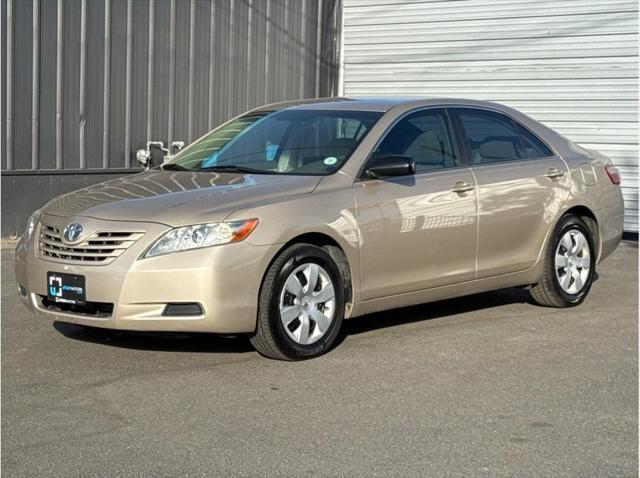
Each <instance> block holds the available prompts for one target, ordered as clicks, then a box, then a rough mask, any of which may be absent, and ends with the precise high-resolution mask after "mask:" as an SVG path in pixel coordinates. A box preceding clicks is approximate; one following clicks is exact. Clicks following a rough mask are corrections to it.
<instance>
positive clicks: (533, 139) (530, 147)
mask: <svg viewBox="0 0 640 478" xmlns="http://www.w3.org/2000/svg"><path fill="white" fill-rule="evenodd" d="M517 128H518V132H519V133H520V137H521V138H522V145H523V146H524V152H525V154H526V155H527V158H528V159H532V158H547V157H549V156H553V151H551V150H550V149H549V148H548V147H547V145H546V144H544V143H543V142H542V141H540V140H539V139H538V137H537V136H536V135H535V134H533V133H532V132H531V131H529V130H528V129H527V128H525V127H524V126H521V125H517Z"/></svg>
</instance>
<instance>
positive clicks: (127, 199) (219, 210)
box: [41, 170, 320, 227]
mask: <svg viewBox="0 0 640 478" xmlns="http://www.w3.org/2000/svg"><path fill="white" fill-rule="evenodd" d="M319 181H320V177H317V176H285V175H283V176H280V175H263V174H240V173H214V172H202V173H195V172H186V171H161V170H152V171H146V172H144V173H140V174H136V175H133V176H125V177H123V178H120V179H115V180H111V181H107V182H104V183H100V184H96V185H94V186H89V187H86V188H83V189H80V190H78V191H74V192H72V193H68V194H65V195H63V196H59V197H57V198H55V199H54V200H52V201H50V202H49V203H48V204H47V205H46V206H45V207H44V208H43V209H42V211H41V212H42V213H43V214H48V215H53V216H65V217H68V216H88V217H93V218H96V219H104V220H113V221H132V222H157V223H162V224H166V225H168V226H173V227H177V226H183V225H187V224H198V223H204V222H214V221H221V220H224V219H225V218H226V217H227V216H228V215H229V213H231V212H233V211H235V210H237V209H242V208H245V207H248V206H255V205H256V204H264V203H267V202H270V201H274V200H279V199H281V198H283V197H287V196H296V195H300V194H307V193H310V192H312V191H313V190H314V189H315V187H316V186H317V185H318V183H319Z"/></svg>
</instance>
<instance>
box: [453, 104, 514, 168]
mask: <svg viewBox="0 0 640 478" xmlns="http://www.w3.org/2000/svg"><path fill="white" fill-rule="evenodd" d="M455 112H456V114H457V116H458V119H459V120H460V123H461V125H462V129H463V135H464V137H465V139H466V141H467V147H468V148H469V153H470V161H471V164H472V165H473V164H487V163H497V162H501V161H514V160H519V159H525V158H526V156H525V152H524V150H523V147H522V141H521V140H520V134H519V133H518V131H517V129H516V125H515V123H514V122H513V121H512V120H511V118H509V117H508V116H505V115H502V114H500V113H495V112H493V111H486V110H479V109H466V108H456V109H455Z"/></svg>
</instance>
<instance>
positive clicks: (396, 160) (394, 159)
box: [365, 155, 416, 179]
mask: <svg viewBox="0 0 640 478" xmlns="http://www.w3.org/2000/svg"><path fill="white" fill-rule="evenodd" d="M415 173H416V163H415V161H414V160H413V159H412V158H411V156H402V155H389V156H378V157H376V158H375V160H374V164H372V165H371V167H370V168H367V170H366V171H365V176H366V177H367V178H370V179H380V178H388V177H396V176H410V175H413V174H415Z"/></svg>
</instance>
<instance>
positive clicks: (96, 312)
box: [39, 295, 113, 318]
mask: <svg viewBox="0 0 640 478" xmlns="http://www.w3.org/2000/svg"><path fill="white" fill-rule="evenodd" d="M39 297H40V303H41V304H42V307H43V308H44V309H47V310H50V311H51V312H64V313H67V314H77V315H86V316H90V317H97V318H108V317H111V314H113V304H110V303H108V302H86V303H84V304H82V305H77V304H65V303H62V302H60V303H58V302H52V301H50V300H49V299H48V298H47V296H46V295H41V296H39Z"/></svg>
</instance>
